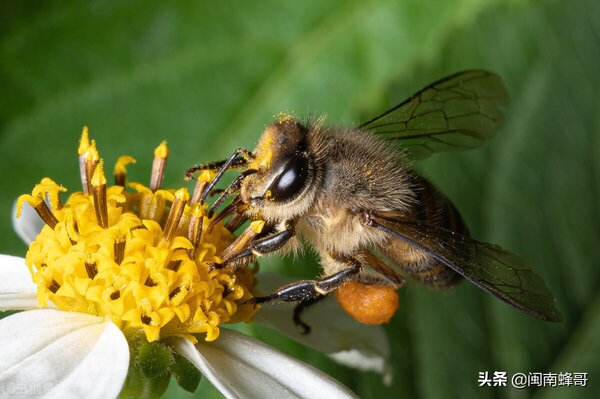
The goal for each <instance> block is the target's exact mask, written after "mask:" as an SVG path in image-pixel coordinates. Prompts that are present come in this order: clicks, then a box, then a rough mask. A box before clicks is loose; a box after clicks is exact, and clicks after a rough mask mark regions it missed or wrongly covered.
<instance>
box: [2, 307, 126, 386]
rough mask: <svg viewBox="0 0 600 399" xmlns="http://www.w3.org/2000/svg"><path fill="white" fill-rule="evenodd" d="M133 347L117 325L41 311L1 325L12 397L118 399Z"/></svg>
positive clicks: (5, 382)
mask: <svg viewBox="0 0 600 399" xmlns="http://www.w3.org/2000/svg"><path fill="white" fill-rule="evenodd" d="M128 369H129V347H128V345H127V340H126V339H125V336H124V335H123V333H122V332H121V331H120V330H119V329H118V328H117V326H115V325H114V324H113V323H112V322H111V321H107V320H105V319H102V318H100V317H96V316H91V315H87V314H83V313H71V312H63V311H59V310H51V309H41V310H30V311H26V312H21V313H17V314H14V315H12V316H9V317H6V318H4V319H2V320H0V388H1V389H2V394H12V395H14V396H10V395H9V396H10V397H28V398H30V397H49V398H50V397H52V398H114V397H117V395H118V394H119V392H120V391H121V387H122V386H123V383H124V381H125V377H126V376H127V370H128Z"/></svg>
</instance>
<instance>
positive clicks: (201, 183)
mask: <svg viewBox="0 0 600 399" xmlns="http://www.w3.org/2000/svg"><path fill="white" fill-rule="evenodd" d="M215 175H216V173H215V172H213V171H212V170H203V171H202V173H200V175H199V176H198V181H197V182H196V186H195V187H194V193H193V194H192V199H191V201H190V204H195V203H197V202H200V197H201V196H202V193H204V189H206V187H207V186H208V184H209V183H210V182H211V181H212V179H214V178H215Z"/></svg>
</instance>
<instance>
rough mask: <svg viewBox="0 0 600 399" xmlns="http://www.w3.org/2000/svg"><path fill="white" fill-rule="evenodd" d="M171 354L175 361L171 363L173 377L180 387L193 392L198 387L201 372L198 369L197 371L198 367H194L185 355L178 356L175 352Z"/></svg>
mask: <svg viewBox="0 0 600 399" xmlns="http://www.w3.org/2000/svg"><path fill="white" fill-rule="evenodd" d="M173 356H174V358H175V363H173V365H171V372H172V373H173V377H175V380H176V381H177V384H178V385H179V386H180V387H181V388H183V389H185V390H186V391H188V392H191V393H194V392H195V391H196V388H198V384H199V383H200V379H201V378H202V374H200V371H198V369H196V367H194V365H193V364H192V363H190V362H189V361H188V360H187V359H186V358H185V357H183V356H180V355H178V354H177V353H174V354H173Z"/></svg>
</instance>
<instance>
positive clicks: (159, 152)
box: [149, 140, 169, 191]
mask: <svg viewBox="0 0 600 399" xmlns="http://www.w3.org/2000/svg"><path fill="white" fill-rule="evenodd" d="M168 156H169V149H168V148H167V141H166V140H165V141H163V142H162V143H160V145H159V146H158V147H156V149H155V150H154V161H152V172H151V174H150V185H149V187H150V190H152V191H156V190H158V189H159V188H160V186H161V185H162V181H163V177H164V176H165V167H166V166H167V157H168Z"/></svg>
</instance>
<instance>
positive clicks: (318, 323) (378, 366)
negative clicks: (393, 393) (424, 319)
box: [254, 273, 391, 381]
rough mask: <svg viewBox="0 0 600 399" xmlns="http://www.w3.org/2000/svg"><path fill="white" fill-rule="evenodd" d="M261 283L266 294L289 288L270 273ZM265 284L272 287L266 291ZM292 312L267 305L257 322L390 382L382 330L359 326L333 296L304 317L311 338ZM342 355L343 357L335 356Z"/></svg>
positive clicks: (287, 306)
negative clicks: (275, 288) (296, 323)
mask: <svg viewBox="0 0 600 399" xmlns="http://www.w3.org/2000/svg"><path fill="white" fill-rule="evenodd" d="M260 282H261V286H260V289H261V290H262V291H263V292H271V291H272V290H273V288H272V287H276V286H281V285H283V284H286V282H285V281H282V280H281V278H278V277H277V276H273V275H272V274H268V273H265V274H263V275H261V277H260ZM287 282H288V283H289V281H287ZM262 284H265V285H266V286H269V287H268V288H267V287H266V286H265V287H264V288H263V285H262ZM293 309H294V305H293V304H285V303H284V304H280V303H279V304H278V303H276V304H265V305H263V306H262V307H261V309H260V310H259V312H258V313H257V314H256V316H254V319H255V320H256V321H258V322H261V323H263V324H265V325H267V326H269V327H272V328H274V329H275V330H278V331H280V332H282V333H283V334H285V335H287V336H288V337H290V338H292V339H294V340H296V341H298V342H300V343H301V344H304V345H306V346H309V347H311V348H313V349H316V350H318V351H320V352H323V353H327V354H330V355H333V356H331V357H332V359H334V360H335V361H338V362H339V363H341V364H344V365H346V366H350V367H355V368H359V369H361V370H372V371H376V372H378V373H380V374H382V375H383V377H384V381H390V378H391V368H390V366H389V357H390V345H389V342H388V338H387V335H386V333H385V331H384V329H383V327H381V326H369V325H365V324H362V323H359V322H358V321H356V320H354V319H353V318H352V317H350V316H349V315H348V314H347V313H346V312H344V310H343V309H342V308H341V307H340V306H339V304H338V303H337V301H336V300H335V298H334V297H333V296H329V297H327V298H324V299H323V300H321V301H319V302H317V303H315V304H314V305H312V306H311V307H309V308H308V309H307V310H306V311H305V312H304V313H302V321H303V322H304V323H306V324H308V325H309V326H310V327H311V331H310V333H309V334H303V329H302V328H301V327H299V326H297V325H295V324H294V322H293V320H292V313H293ZM340 352H341V353H342V354H339V355H336V354H337V353H340ZM344 353H345V354H344ZM350 353H351V354H352V356H349V354H350Z"/></svg>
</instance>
